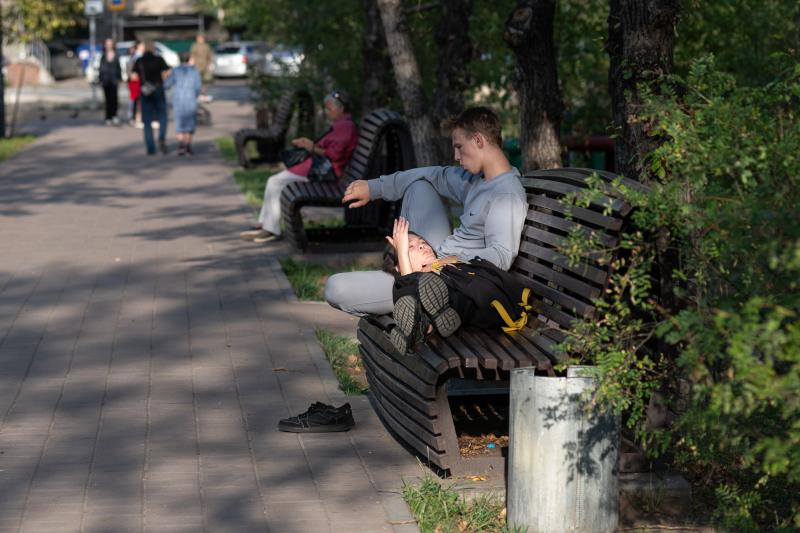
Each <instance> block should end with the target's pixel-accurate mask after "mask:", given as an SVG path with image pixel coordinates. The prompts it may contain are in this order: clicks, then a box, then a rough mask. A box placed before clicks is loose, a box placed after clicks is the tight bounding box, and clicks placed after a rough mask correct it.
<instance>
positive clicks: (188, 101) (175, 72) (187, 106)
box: [164, 52, 202, 155]
mask: <svg viewBox="0 0 800 533" xmlns="http://www.w3.org/2000/svg"><path fill="white" fill-rule="evenodd" d="M201 83H202V82H201V79H200V73H199V72H197V69H196V68H195V67H194V64H193V61H192V59H191V57H190V55H189V54H188V53H186V52H185V53H183V54H181V66H179V67H177V68H174V69H172V72H171V73H170V75H169V77H168V78H167V81H166V82H164V86H165V87H166V88H168V89H169V88H171V89H172V114H173V116H174V117H175V131H176V132H177V134H178V155H184V154H191V153H192V135H193V134H194V128H195V124H196V122H197V97H198V96H199V95H200V86H201Z"/></svg>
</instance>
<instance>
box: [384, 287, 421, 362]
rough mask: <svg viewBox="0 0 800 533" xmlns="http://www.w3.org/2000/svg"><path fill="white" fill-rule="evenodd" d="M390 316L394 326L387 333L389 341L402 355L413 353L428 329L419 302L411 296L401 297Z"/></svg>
mask: <svg viewBox="0 0 800 533" xmlns="http://www.w3.org/2000/svg"><path fill="white" fill-rule="evenodd" d="M392 315H393V316H394V322H395V324H396V325H395V327H394V328H392V331H390V332H389V340H390V341H391V342H392V345H393V346H394V347H395V349H396V350H397V351H398V352H400V353H401V354H403V355H405V354H407V353H409V352H414V350H415V349H416V347H417V345H418V344H419V343H420V341H422V339H424V338H425V333H426V332H427V330H428V327H430V322H429V321H428V318H427V317H426V316H425V314H424V313H423V312H422V309H421V307H420V305H419V302H418V301H417V299H416V298H414V297H413V296H401V297H400V298H399V299H398V300H397V302H395V304H394V311H393V312H392Z"/></svg>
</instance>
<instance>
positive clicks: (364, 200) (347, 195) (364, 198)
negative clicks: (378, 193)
mask: <svg viewBox="0 0 800 533" xmlns="http://www.w3.org/2000/svg"><path fill="white" fill-rule="evenodd" d="M348 202H353V203H352V204H350V205H348V206H347V207H349V208H350V209H354V208H356V207H362V206H365V205H367V204H368V203H369V185H367V180H356V181H354V182H353V183H351V184H350V185H348V186H347V189H345V191H344V196H342V203H343V204H346V203H348Z"/></svg>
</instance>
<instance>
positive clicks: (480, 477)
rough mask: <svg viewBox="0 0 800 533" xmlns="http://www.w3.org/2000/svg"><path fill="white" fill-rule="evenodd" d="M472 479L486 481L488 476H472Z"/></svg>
mask: <svg viewBox="0 0 800 533" xmlns="http://www.w3.org/2000/svg"><path fill="white" fill-rule="evenodd" d="M469 479H470V481H486V478H485V477H483V476H470V477H469Z"/></svg>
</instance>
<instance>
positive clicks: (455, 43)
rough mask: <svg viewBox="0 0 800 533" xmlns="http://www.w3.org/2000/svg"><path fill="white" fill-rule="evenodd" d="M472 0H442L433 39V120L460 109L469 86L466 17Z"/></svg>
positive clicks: (458, 111)
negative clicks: (434, 85)
mask: <svg viewBox="0 0 800 533" xmlns="http://www.w3.org/2000/svg"><path fill="white" fill-rule="evenodd" d="M471 14H472V0H442V1H441V11H440V15H439V21H438V23H437V24H436V30H435V33H434V42H435V43H436V48H437V52H438V61H437V69H436V90H435V91H434V96H433V116H434V120H435V122H436V124H437V125H438V124H440V123H441V121H442V120H444V119H446V118H448V117H449V116H451V115H457V114H458V113H461V111H463V110H464V91H465V90H467V88H468V87H469V74H468V72H467V67H468V66H469V62H470V60H471V59H472V41H471V40H470V37H469V18H470V15H471Z"/></svg>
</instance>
